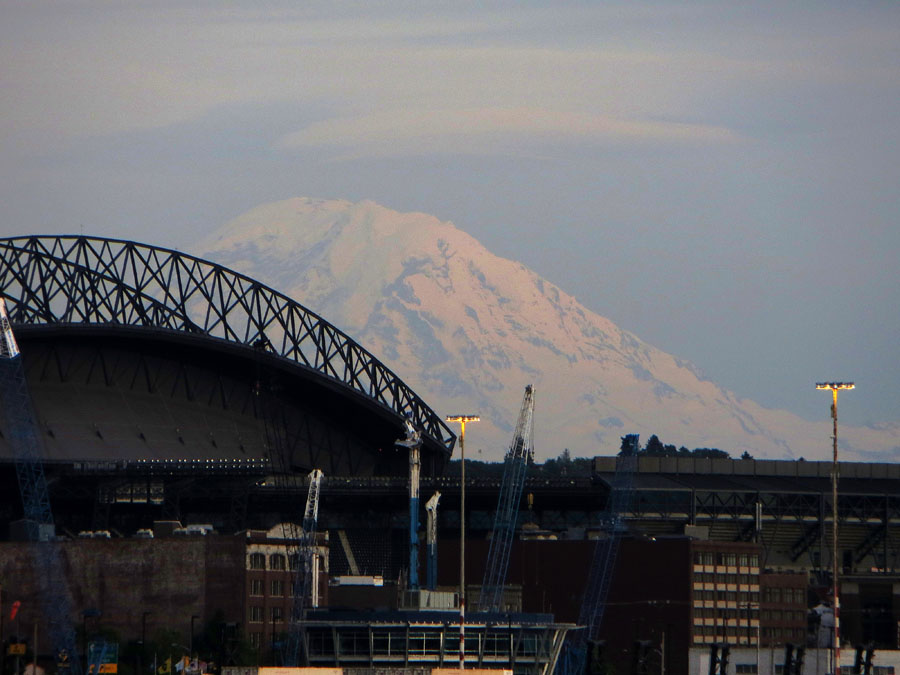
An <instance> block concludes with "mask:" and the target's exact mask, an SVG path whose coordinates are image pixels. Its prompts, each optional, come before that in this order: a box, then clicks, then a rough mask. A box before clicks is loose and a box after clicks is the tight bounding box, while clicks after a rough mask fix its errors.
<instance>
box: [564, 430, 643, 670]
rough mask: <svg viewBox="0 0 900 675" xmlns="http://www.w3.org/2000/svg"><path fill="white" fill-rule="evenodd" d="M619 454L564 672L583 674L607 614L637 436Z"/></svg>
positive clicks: (631, 482) (628, 439) (625, 439)
mask: <svg viewBox="0 0 900 675" xmlns="http://www.w3.org/2000/svg"><path fill="white" fill-rule="evenodd" d="M622 441H623V444H622V452H621V453H620V454H619V457H618V458H617V459H616V473H615V474H614V475H613V479H612V485H611V486H610V493H609V498H608V500H607V505H606V510H605V511H604V513H603V515H602V516H601V518H602V523H601V525H602V528H603V530H604V531H605V535H606V536H605V537H603V538H600V539H598V540H597V544H596V546H595V548H594V559H593V562H592V563H591V568H590V571H589V576H588V580H587V587H586V588H585V592H584V601H583V602H582V605H581V612H580V613H579V615H578V625H579V626H584V627H585V628H584V630H583V631H573V632H572V633H570V636H571V640H570V641H569V643H568V644H567V645H566V653H565V657H564V658H563V659H562V660H561V661H560V664H562V663H565V664H566V665H565V666H563V668H564V670H565V671H566V672H567V673H570V674H572V675H576V674H580V673H582V672H583V671H584V664H585V660H586V658H587V644H588V641H590V640H595V639H596V638H597V635H598V633H599V631H600V624H601V623H602V622H603V615H604V613H605V611H606V598H607V596H608V595H609V588H610V586H611V585H612V578H613V572H614V570H615V566H616V557H617V555H618V551H619V542H620V540H621V538H622V533H623V531H624V530H625V525H624V522H623V520H624V515H625V511H626V509H627V508H628V504H629V502H630V500H631V495H632V493H633V487H634V472H635V470H636V469H637V462H638V449H639V436H638V435H637V434H627V435H626V436H624V437H623V438H622Z"/></svg>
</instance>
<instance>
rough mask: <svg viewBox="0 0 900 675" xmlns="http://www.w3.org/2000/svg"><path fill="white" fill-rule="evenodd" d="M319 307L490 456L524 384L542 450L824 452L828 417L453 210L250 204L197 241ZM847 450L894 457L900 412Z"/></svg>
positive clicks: (849, 434)
mask: <svg viewBox="0 0 900 675" xmlns="http://www.w3.org/2000/svg"><path fill="white" fill-rule="evenodd" d="M193 250H194V252H195V253H197V254H198V255H200V256H202V257H206V258H209V259H211V260H214V261H216V262H220V263H222V264H224V265H226V266H228V267H231V268H233V269H235V270H237V271H240V272H243V273H245V274H248V275H249V276H251V277H254V278H256V279H259V280H260V281H262V282H264V283H267V284H269V285H270V286H272V287H274V288H276V289H278V290H280V291H282V292H284V293H286V294H287V295H289V296H291V297H293V298H294V299H296V300H297V301H298V302H300V303H301V304H303V305H304V306H306V307H308V308H309V309H311V310H313V311H315V312H317V313H318V314H320V315H322V316H323V317H324V318H326V319H327V320H328V321H330V322H331V323H334V324H335V325H337V326H338V327H340V328H341V329H343V330H344V331H346V332H347V333H348V334H350V335H351V336H353V337H354V338H355V339H356V340H357V341H358V342H359V343H360V344H362V345H363V346H364V347H365V348H366V349H368V350H369V351H371V352H372V353H373V354H375V355H376V356H378V357H379V358H380V359H381V360H382V361H383V362H384V363H385V364H386V365H387V366H388V367H389V368H391V370H393V371H394V372H395V373H397V375H399V376H400V378H401V379H403V380H404V381H405V382H406V383H407V384H409V385H410V386H412V387H413V389H414V390H415V391H416V392H417V393H418V394H419V395H420V396H422V398H423V399H424V400H425V401H426V402H427V403H428V404H429V405H430V406H431V407H433V408H434V409H435V410H436V411H437V412H438V413H439V414H442V415H443V414H456V413H477V414H480V415H481V417H482V422H481V423H480V424H478V425H473V426H470V427H469V429H468V432H469V433H467V435H466V436H467V439H466V440H467V441H468V442H467V444H466V445H467V446H468V450H469V452H468V453H467V454H468V456H470V457H472V458H473V459H485V460H498V459H501V458H502V456H503V453H504V452H505V449H506V447H507V446H508V444H509V442H510V440H511V434H512V430H513V427H514V426H515V422H516V416H517V414H518V410H519V406H520V403H521V399H522V395H523V392H524V388H525V385H526V384H529V383H533V384H534V385H535V450H536V455H537V458H538V459H545V458H547V457H555V456H556V455H558V454H559V453H560V452H561V451H562V450H563V449H564V448H568V449H569V450H570V452H571V453H572V454H573V455H576V456H579V455H580V456H591V455H596V454H610V453H613V452H616V451H618V448H619V442H620V441H619V438H620V437H621V436H622V435H624V434H626V433H640V434H641V436H642V439H643V440H646V438H647V437H648V436H649V435H650V434H653V433H655V434H658V435H659V437H660V438H661V439H662V440H663V442H665V443H675V444H677V445H685V446H687V447H689V448H694V447H715V448H720V449H722V450H726V451H728V452H729V453H730V454H731V456H732V457H737V456H740V455H741V453H742V452H744V451H745V450H746V451H748V452H749V453H750V454H751V455H753V456H754V457H756V458H762V457H769V458H790V457H801V456H802V457H805V458H807V459H825V458H826V457H827V456H828V449H829V447H830V441H829V438H830V431H831V429H830V424H829V423H828V422H827V421H826V422H823V421H819V422H815V423H813V422H810V421H807V420H804V419H802V418H800V417H797V416H796V415H793V414H791V413H788V412H785V411H779V410H769V409H765V408H763V407H761V406H759V405H758V404H756V403H754V402H753V401H750V400H747V399H740V398H738V397H736V396H735V395H734V394H732V393H730V392H728V391H726V390H724V389H722V388H721V387H719V386H718V385H716V384H715V383H713V382H710V381H709V380H706V379H704V378H703V377H702V376H701V375H700V374H699V372H698V370H697V369H696V368H695V367H694V366H693V365H692V364H690V363H688V362H686V361H684V360H681V359H678V358H677V357H675V356H672V355H669V354H666V353H665V352H662V351H660V350H658V349H655V348H654V347H652V346H651V345H648V344H646V343H645V342H643V341H641V340H640V338H638V337H637V336H635V335H633V334H631V333H629V332H627V331H624V330H622V329H620V328H618V327H617V326H616V325H615V324H613V323H612V322H611V321H609V320H608V319H605V318H603V317H602V316H599V315H598V314H595V313H593V312H591V311H589V310H587V309H585V308H584V307H582V306H581V305H579V304H578V302H577V301H576V300H575V299H574V298H573V297H572V296H570V295H568V294H566V293H565V292H564V291H563V290H561V289H560V288H558V287H556V286H555V285H553V284H551V283H549V282H547V281H545V280H543V279H541V277H539V276H538V275H537V274H535V273H534V272H533V271H531V270H529V269H528V268H526V267H525V266H523V265H521V264H519V263H516V262H513V261H511V260H506V259H503V258H499V257H497V256H495V255H493V254H491V253H490V252H489V251H488V250H486V249H485V248H484V247H483V246H482V245H481V244H480V243H478V241H476V240H475V239H473V238H472V237H471V236H469V235H468V234H466V233H465V232H463V231H461V230H459V229H457V228H456V227H455V226H454V225H453V224H451V223H448V222H441V221H439V220H438V219H436V218H434V217H433V216H429V215H427V214H423V213H398V212H396V211H392V210H390V209H387V208H385V207H383V206H379V205H378V204H375V203H374V202H369V201H365V202H360V203H351V202H347V201H340V200H320V199H307V198H297V199H290V200H286V201H281V202H276V203H271V204H265V205H262V206H259V207H257V208H255V209H253V210H251V211H249V212H247V213H245V214H243V215H241V216H239V217H238V218H236V219H235V220H233V221H231V222H230V223H228V224H226V225H225V226H223V227H222V228H221V229H219V230H218V231H216V232H214V233H212V234H211V235H210V236H208V237H207V238H205V239H204V240H203V241H200V242H198V243H197V245H196V246H194V247H193ZM840 440H841V446H842V453H846V454H845V455H842V456H846V458H847V459H851V458H855V459H860V460H871V461H892V460H894V459H896V458H897V457H898V455H900V425H897V424H888V425H883V426H881V427H879V428H870V427H864V428H849V427H843V426H842V428H841V439H840Z"/></svg>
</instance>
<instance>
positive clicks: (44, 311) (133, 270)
mask: <svg viewBox="0 0 900 675" xmlns="http://www.w3.org/2000/svg"><path fill="white" fill-rule="evenodd" d="M0 294H2V295H3V296H4V297H6V298H7V300H8V302H9V305H10V318H11V320H12V321H13V323H15V324H33V325H40V324H47V325H51V324H93V325H115V326H135V327H147V328H153V329H156V330H168V331H176V332H186V333H191V334H197V335H205V336H208V337H211V338H216V339H220V340H224V341H227V342H231V343H235V344H239V345H243V346H247V347H256V348H263V349H265V350H266V351H267V352H269V353H271V354H274V355H276V356H279V357H281V358H284V359H287V360H289V361H293V362H294V363H296V364H298V365H299V366H301V367H304V368H308V369H310V370H312V371H314V372H315V373H317V374H318V375H320V376H324V377H327V378H330V379H331V380H334V381H337V382H339V383H341V384H343V385H344V386H346V387H349V388H350V389H352V390H353V391H356V392H358V393H361V394H363V395H365V396H367V397H368V398H370V399H372V400H374V401H376V402H377V403H379V404H381V405H383V406H386V407H387V408H388V409H390V410H391V411H393V412H394V413H395V414H397V415H399V416H406V415H408V416H410V418H411V419H412V421H413V423H414V424H415V425H416V426H417V427H418V428H419V429H421V430H422V432H423V433H424V434H425V435H426V436H430V437H431V438H432V439H433V440H434V441H436V442H437V443H438V444H440V445H442V446H443V447H444V448H445V449H446V451H447V453H448V454H449V452H450V451H451V450H452V448H453V444H454V443H455V440H456V437H455V435H454V434H453V432H452V431H451V430H450V429H449V427H447V425H446V424H444V422H443V420H442V419H441V418H440V417H439V416H438V415H437V414H436V413H435V412H434V411H433V410H431V409H430V408H429V407H428V406H426V405H425V403H424V402H423V401H422V399H420V398H419V397H418V396H417V395H416V394H415V392H413V391H412V390H411V389H410V388H409V387H408V386H407V385H406V384H404V383H403V382H402V381H401V380H400V379H399V378H398V377H397V376H396V375H395V374H394V373H392V372H391V371H390V370H389V369H388V368H387V367H386V366H385V365H384V364H382V363H381V362H380V361H379V360H378V359H377V358H375V357H374V356H373V355H372V354H370V353H369V352H367V351H366V350H365V349H363V348H362V347H361V346H360V345H359V344H357V343H356V342H355V341H354V340H353V339H352V338H350V337H349V336H348V335H346V334H345V333H343V332H342V331H340V330H339V329H338V328H336V327H335V326H333V325H331V324H330V323H328V322H327V321H326V320H325V319H323V318H322V317H320V316H318V315H317V314H315V313H314V312H312V311H310V310H308V309H307V308H305V307H303V306H302V305H300V304H299V303H297V302H295V301H294V300H291V299H290V298H288V297H287V296H285V295H283V294H282V293H279V292H277V291H275V290H273V289H271V288H269V287H268V286H265V285H263V284H261V283H260V282H258V281H256V280H254V279H251V278H250V277H247V276H244V275H242V274H238V273H237V272H234V271H232V270H230V269H228V268H226V267H223V266H221V265H217V264H215V263H212V262H209V261H206V260H202V259H200V258H196V257H193V256H190V255H187V254H184V253H181V252H178V251H173V250H170V249H164V248H158V247H154V246H148V245H145V244H139V243H136V242H133V241H124V240H117V239H102V238H97V237H79V236H31V237H15V238H6V239H0Z"/></svg>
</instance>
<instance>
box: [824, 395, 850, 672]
mask: <svg viewBox="0 0 900 675" xmlns="http://www.w3.org/2000/svg"><path fill="white" fill-rule="evenodd" d="M855 388H856V385H854V384H853V383H852V382H816V389H827V390H829V391H831V397H832V399H831V419H832V420H833V423H834V430H833V433H832V436H831V440H832V444H833V446H832V449H833V456H832V463H831V590H832V598H833V603H832V611H833V612H834V635H833V636H832V640H831V667H832V669H833V671H834V675H840V673H841V619H840V616H841V601H840V596H839V592H838V571H839V570H838V417H837V400H838V391H839V390H841V389H855Z"/></svg>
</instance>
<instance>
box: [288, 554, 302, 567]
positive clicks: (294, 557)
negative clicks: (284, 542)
mask: <svg viewBox="0 0 900 675" xmlns="http://www.w3.org/2000/svg"><path fill="white" fill-rule="evenodd" d="M288 562H289V563H290V567H291V570H292V571H294V572H296V571H297V570H298V569H299V568H300V554H299V553H291V555H290V556H289V557H288Z"/></svg>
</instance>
